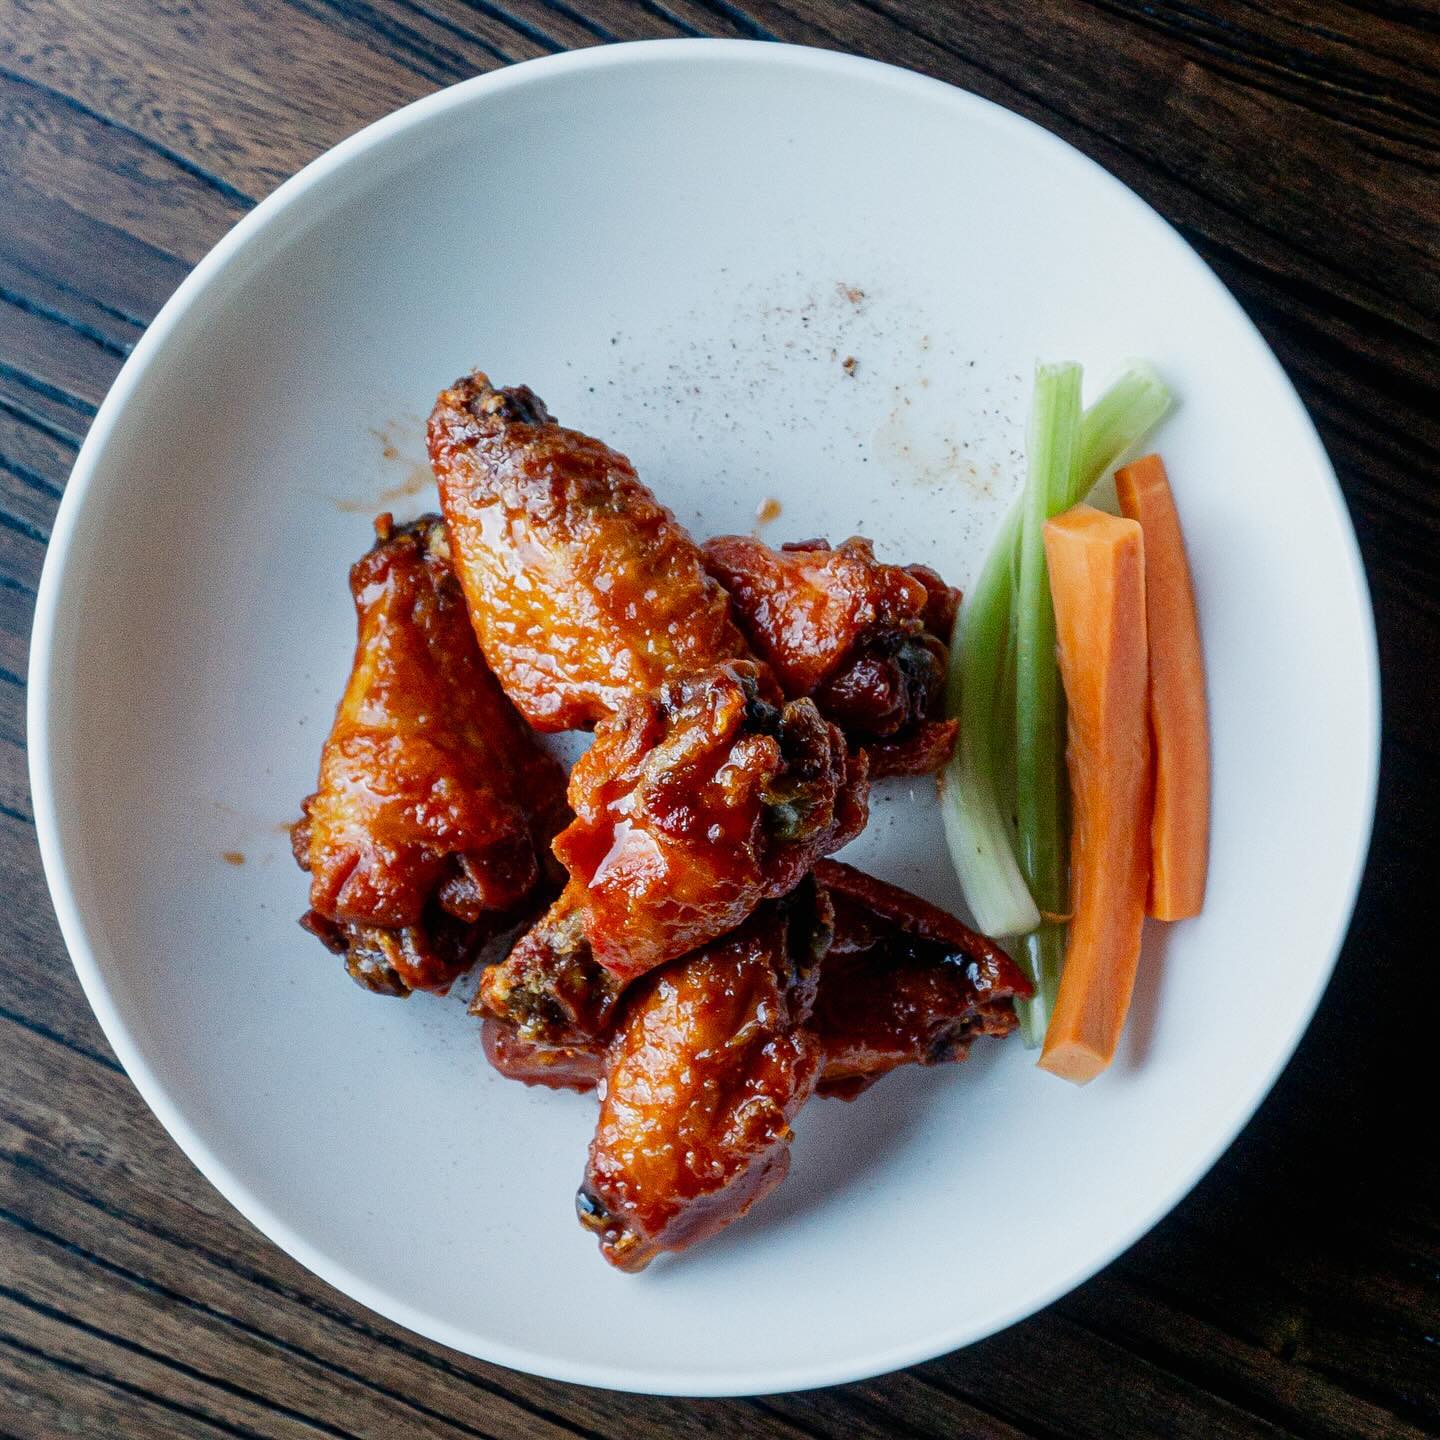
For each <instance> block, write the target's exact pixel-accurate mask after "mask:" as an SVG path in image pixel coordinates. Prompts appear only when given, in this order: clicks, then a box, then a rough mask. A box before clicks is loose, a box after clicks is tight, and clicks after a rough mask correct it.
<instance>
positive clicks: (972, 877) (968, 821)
mask: <svg viewBox="0 0 1440 1440" xmlns="http://www.w3.org/2000/svg"><path fill="white" fill-rule="evenodd" d="M1008 528H1009V527H1008V525H1007V529H1008ZM1011 549H1012V544H1007V543H1006V541H1005V539H1004V536H1003V535H1002V538H1001V539H1000V540H999V541H997V542H996V544H995V545H994V546H993V547H992V549H991V551H990V555H989V558H988V559H987V560H986V562H985V568H984V570H983V571H982V572H981V575H980V580H979V583H978V584H977V585H976V586H975V589H974V592H973V593H972V595H971V596H970V598H969V600H967V601H966V603H965V605H964V607H963V608H962V610H961V612H960V618H959V620H958V621H957V622H956V625H955V635H954V638H953V640H952V641H951V647H950V679H949V691H948V696H947V705H946V710H947V713H949V714H950V715H952V716H955V717H957V718H958V719H959V721H960V738H959V741H958V742H957V744H956V746H955V754H954V756H953V757H952V758H951V760H950V762H949V764H947V765H946V767H945V769H944V771H943V772H942V774H941V777H940V814H941V817H942V819H943V820H944V822H945V839H946V842H947V843H948V844H949V847H950V858H951V860H952V862H953V863H954V865H955V871H956V873H957V874H958V875H959V877H960V887H961V889H962V890H963V891H964V892H965V901H966V904H968V905H969V907H970V913H971V914H972V915H973V916H974V917H975V923H976V925H978V926H979V927H980V929H981V930H983V931H984V932H985V933H986V934H987V935H1018V934H1022V933H1023V932H1025V931H1027V930H1033V929H1034V928H1035V926H1037V925H1038V924H1039V923H1040V914H1039V911H1037V910H1036V908H1035V903H1034V901H1033V900H1031V898H1030V892H1029V890H1028V889H1027V888H1026V886H1025V881H1024V879H1023V878H1022V877H1021V874H1020V869H1019V866H1018V865H1017V864H1016V862H1015V852H1014V849H1013V847H1012V843H1011V831H1010V824H1009V821H1008V819H1007V818H1006V814H1005V812H1004V810H1003V809H1002V808H1001V804H1000V800H999V797H998V795H997V793H996V790H995V786H994V783H993V781H994V777H995V776H996V774H997V773H998V772H999V769H1000V765H1001V755H1000V750H999V745H998V742H999V740H1000V738H1001V735H1002V733H1003V732H1002V731H1001V730H1000V727H999V726H998V725H997V724H996V719H997V717H996V715H995V713H994V698H995V695H996V693H997V691H998V690H999V689H1000V688H1001V684H1002V679H1003V671H1004V665H1005V652H1006V648H1007V642H1008V638H1009V628H1010V574H1011V564H1012V562H1011Z"/></svg>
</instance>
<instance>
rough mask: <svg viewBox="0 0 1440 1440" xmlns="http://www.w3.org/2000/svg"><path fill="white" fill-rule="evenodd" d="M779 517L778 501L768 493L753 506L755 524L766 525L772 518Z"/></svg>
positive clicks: (776, 518)
mask: <svg viewBox="0 0 1440 1440" xmlns="http://www.w3.org/2000/svg"><path fill="white" fill-rule="evenodd" d="M779 518H780V502H779V501H778V500H777V499H776V498H775V497H774V496H773V495H768V496H766V498H765V499H764V500H762V501H761V502H760V503H759V504H758V505H757V506H756V507H755V523H756V524H757V525H768V524H770V522H771V521H772V520H778V519H779Z"/></svg>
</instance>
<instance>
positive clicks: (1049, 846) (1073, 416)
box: [1015, 365, 1080, 1043]
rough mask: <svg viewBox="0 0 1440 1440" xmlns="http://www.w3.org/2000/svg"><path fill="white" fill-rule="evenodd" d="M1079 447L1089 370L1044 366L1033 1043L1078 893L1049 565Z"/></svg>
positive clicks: (1035, 429) (1020, 717)
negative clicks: (1051, 538)
mask: <svg viewBox="0 0 1440 1440" xmlns="http://www.w3.org/2000/svg"><path fill="white" fill-rule="evenodd" d="M1079 448H1080V367H1079V366H1078V365H1041V366H1038V367H1037V368H1036V372H1035V397H1034V400H1033V402H1032V406H1031V411H1030V433H1029V455H1028V462H1029V464H1028V474H1027V476H1026V480H1025V491H1024V494H1023V496H1022V498H1021V502H1020V515H1021V520H1020V566H1019V582H1018V588H1017V592H1016V611H1015V815H1016V821H1017V831H1018V844H1017V849H1018V852H1019V853H1018V857H1017V858H1018V859H1019V861H1020V871H1021V874H1023V875H1024V877H1025V882H1026V884H1027V885H1028V886H1029V889H1030V894H1031V897H1032V898H1033V899H1034V901H1035V905H1036V908H1037V909H1038V910H1039V911H1040V914H1041V916H1042V918H1043V923H1042V924H1041V925H1040V926H1039V928H1038V929H1036V930H1035V931H1034V932H1033V933H1031V934H1028V935H1026V936H1025V938H1024V940H1023V942H1022V943H1021V945H1020V947H1019V950H1020V954H1019V956H1018V958H1019V959H1020V960H1021V961H1022V963H1024V964H1025V967H1026V969H1028V970H1029V972H1030V979H1031V980H1032V981H1033V982H1034V984H1035V998H1034V999H1033V1000H1031V1001H1030V1002H1028V1003H1027V1004H1025V1005H1024V1007H1023V1009H1022V1011H1021V1022H1022V1026H1023V1028H1024V1031H1025V1038H1026V1040H1027V1042H1030V1043H1034V1042H1035V1041H1036V1040H1037V1039H1038V1038H1040V1037H1043V1035H1044V1031H1045V1026H1046V1025H1047V1024H1048V1023H1049V1017H1050V1009H1051V1006H1052V1004H1053V1003H1054V999H1055V992H1056V989H1057V988H1058V986H1059V981H1060V966H1061V962H1062V961H1063V959H1064V951H1065V927H1064V925H1063V923H1061V922H1058V921H1056V920H1054V919H1053V918H1051V917H1054V916H1057V915H1063V914H1064V913H1065V910H1066V904H1067V902H1066V896H1067V893H1068V889H1069V883H1068V876H1069V866H1068V847H1067V844H1066V840H1067V836H1066V832H1065V796H1066V791H1067V784H1066V778H1065V698H1064V694H1063V692H1062V690H1061V687H1060V667H1059V665H1058V664H1057V663H1056V660H1055V611H1054V609H1053V608H1052V606H1051V604H1050V577H1049V573H1048V571H1047V570H1046V566H1045V522H1046V521H1047V520H1048V519H1049V518H1050V517H1051V516H1052V515H1057V514H1059V513H1060V511H1062V510H1065V509H1068V508H1069V503H1070V500H1069V497H1070V496H1071V495H1072V494H1073V493H1074V491H1075V489H1076V479H1075V470H1076V460H1077V453H1078V451H1079Z"/></svg>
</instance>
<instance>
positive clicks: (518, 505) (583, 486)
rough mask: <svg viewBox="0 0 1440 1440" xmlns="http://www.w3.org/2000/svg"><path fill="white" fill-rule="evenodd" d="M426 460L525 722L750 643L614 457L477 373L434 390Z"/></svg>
mask: <svg viewBox="0 0 1440 1440" xmlns="http://www.w3.org/2000/svg"><path fill="white" fill-rule="evenodd" d="M429 448H430V461H431V464H432V466H433V468H434V471H435V477H436V480H437V481H438V482H439V486H440V500H441V504H442V507H443V508H444V511H445V518H446V520H447V521H448V522H449V525H450V533H451V537H452V543H453V545H454V547H455V559H456V570H457V572H458V574H459V576H460V581H461V584H462V585H463V586H464V587H465V595H466V598H467V599H468V601H469V604H470V614H471V617H472V619H473V621H474V624H475V631H476V634H477V635H478V636H479V639H480V646H481V648H482V649H483V650H484V652H485V657H486V659H487V660H488V661H489V662H490V665H491V667H492V668H493V669H494V671H495V673H496V675H497V676H498V677H499V679H500V683H501V684H502V685H503V686H504V687H505V692H506V694H508V695H509V696H510V698H511V700H513V701H514V702H515V704H516V706H518V708H519V709H520V712H521V713H522V714H523V715H524V716H525V718H526V719H527V720H528V721H529V722H530V723H531V724H532V725H533V726H535V728H536V729H537V730H570V729H588V728H590V727H591V726H593V725H594V724H596V722H598V721H600V720H602V719H604V718H605V717H606V716H607V715H610V714H612V713H613V712H614V711H615V710H617V709H618V708H619V707H620V705H621V704H622V703H623V702H624V701H625V700H626V699H627V698H628V697H629V696H631V695H634V694H639V693H644V692H647V691H650V690H653V689H654V688H655V687H657V686H659V685H661V684H663V683H664V682H666V681H668V680H674V679H680V678H683V677H685V676H687V675H690V674H693V673H694V672H696V671H698V670H701V669H704V668H705V667H707V666H710V665H713V664H715V663H716V662H717V661H721V660H727V659H732V658H736V657H740V656H744V655H746V654H747V653H748V649H747V646H746V644H745V640H744V637H743V636H742V635H741V634H740V632H739V630H737V629H736V627H735V624H734V622H733V621H732V620H731V618H730V610H729V603H728V601H727V600H726V597H725V594H724V592H723V591H722V590H721V589H720V587H719V586H718V585H717V584H716V583H715V582H714V581H713V580H712V579H710V578H709V576H708V575H706V573H705V567H704V564H703V562H702V560H701V556H700V551H699V549H698V547H697V546H696V545H695V542H694V541H693V540H692V539H691V538H690V536H689V535H688V534H687V533H686V531H685V529H684V527H683V526H681V525H680V524H679V523H678V522H677V521H676V519H675V517H674V516H673V515H672V514H671V513H670V511H669V510H667V509H666V508H665V507H664V506H663V505H661V504H659V503H658V502H657V501H656V499H655V497H654V496H653V495H652V494H651V493H650V491H649V490H648V489H646V487H645V486H644V485H643V484H642V483H641V482H640V480H639V479H638V477H637V476H636V474H635V469H634V466H632V465H631V464H630V462H629V461H628V460H627V459H626V458H625V457H624V456H623V455H619V454H617V453H616V452H615V451H613V450H611V449H610V448H609V447H608V446H606V445H603V444H602V443H601V442H600V441H599V440H593V439H591V438H590V437H589V436H588V435H582V434H580V433H579V431H576V430H566V429H564V428H563V427H562V426H560V425H558V424H557V423H556V422H555V421H554V420H553V419H552V418H551V416H550V414H549V412H548V411H547V410H546V409H545V406H544V403H543V402H542V401H541V400H540V399H539V398H538V397H537V396H536V395H535V394H534V393H533V392H532V391H530V390H528V389H526V388H524V387H523V386H522V387H519V388H516V389H506V390H497V389H495V388H494V386H492V385H491V383H490V381H489V379H488V378H487V377H486V376H485V375H483V374H482V373H481V372H479V371H478V370H477V371H476V372H475V373H474V374H472V375H468V376H466V377H464V378H463V379H460V380H457V381H456V382H455V384H454V385H453V386H451V387H450V388H449V389H448V390H444V391H442V392H441V394H440V397H439V399H438V400H437V401H436V402H435V409H434V411H433V412H432V413H431V416H430V424H429Z"/></svg>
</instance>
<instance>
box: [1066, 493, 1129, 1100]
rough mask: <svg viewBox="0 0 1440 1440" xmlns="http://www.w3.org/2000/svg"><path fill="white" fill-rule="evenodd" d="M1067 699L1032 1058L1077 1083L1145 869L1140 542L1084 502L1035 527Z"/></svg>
mask: <svg viewBox="0 0 1440 1440" xmlns="http://www.w3.org/2000/svg"><path fill="white" fill-rule="evenodd" d="M1045 558H1046V561H1047V563H1048V565H1049V571H1050V594H1051V598H1052V600H1053V601H1054V605H1055V629H1056V636H1057V638H1058V641H1059V654H1060V677H1061V680H1062V681H1063V682H1064V686H1065V699H1066V704H1067V707H1068V721H1067V729H1068V744H1067V749H1066V759H1067V761H1068V766H1069V772H1070V802H1071V836H1070V902H1071V919H1070V931H1069V936H1068V938H1067V941H1066V946H1065V968H1064V970H1063V971H1062V972H1061V975H1060V990H1059V994H1058V995H1057V996H1056V999H1055V1009H1054V1012H1053V1013H1052V1015H1051V1017H1050V1025H1049V1028H1048V1029H1047V1030H1046V1032H1045V1047H1044V1049H1043V1050H1042V1051H1041V1053H1040V1061H1039V1063H1040V1065H1041V1067H1042V1068H1043V1069H1045V1070H1049V1071H1050V1072H1051V1073H1052V1074H1055V1075H1059V1076H1061V1077H1063V1078H1064V1079H1066V1080H1072V1081H1074V1082H1075V1083H1076V1084H1077V1085H1083V1084H1084V1083H1085V1082H1086V1081H1087V1080H1093V1079H1094V1078H1095V1076H1096V1075H1098V1074H1099V1073H1100V1072H1101V1071H1102V1070H1103V1069H1104V1068H1105V1067H1106V1066H1107V1065H1109V1063H1110V1061H1111V1060H1112V1059H1113V1058H1114V1055H1115V1046H1116V1044H1117V1043H1118V1041H1119V1039H1120V1032H1121V1031H1122V1030H1123V1029H1124V1026H1125V1016H1126V1013H1127V1012H1128V1011H1129V1009H1130V995H1131V992H1132V990H1133V989H1134V987H1135V970H1136V967H1137V966H1138V964H1139V961H1140V932H1141V928H1142V927H1143V925H1144V922H1145V896H1146V890H1147V888H1148V882H1149V878H1150V839H1149V832H1150V791H1151V775H1150V722H1149V708H1148V691H1149V686H1148V665H1147V654H1146V651H1147V646H1146V630H1145V546H1144V540H1143V537H1142V534H1141V529H1140V526H1139V524H1138V523H1137V522H1136V521H1134V520H1122V519H1119V518H1118V517H1116V516H1114V515H1106V514H1104V513H1102V512H1101V511H1099V510H1094V509H1092V508H1091V507H1090V506H1088V505H1077V506H1076V507H1075V508H1074V509H1073V510H1069V511H1067V512H1066V513H1065V514H1064V515H1061V516H1058V517H1057V518H1055V519H1054V520H1051V521H1050V522H1049V523H1048V524H1047V525H1046V526H1045Z"/></svg>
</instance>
